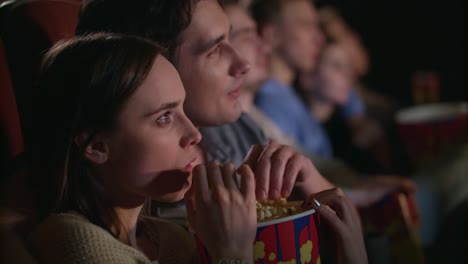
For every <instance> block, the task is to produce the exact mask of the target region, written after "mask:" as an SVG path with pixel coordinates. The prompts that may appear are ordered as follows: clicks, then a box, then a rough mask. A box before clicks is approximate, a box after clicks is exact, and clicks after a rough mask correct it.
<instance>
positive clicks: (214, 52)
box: [173, 0, 250, 126]
mask: <svg viewBox="0 0 468 264" xmlns="http://www.w3.org/2000/svg"><path fill="white" fill-rule="evenodd" d="M230 31H231V26H230V23H229V20H228V18H227V16H226V14H224V12H223V10H222V8H221V6H220V5H219V4H218V2H217V1H215V0H202V1H199V2H197V3H196V4H195V6H194V9H193V12H192V20H191V22H190V25H189V26H188V27H187V29H185V30H184V31H183V32H182V34H181V36H180V45H179V47H178V48H177V50H176V54H175V56H174V61H173V63H174V65H175V66H176V68H177V70H178V71H179V74H180V76H181V79H182V82H183V84H184V86H185V90H186V93H187V97H186V100H185V104H184V109H185V112H186V114H187V116H188V117H189V118H190V119H191V120H192V122H194V123H195V125H198V126H219V125H224V124H228V123H231V122H234V121H236V120H237V119H238V118H239V117H240V114H241V107H240V103H239V101H238V98H239V96H240V87H241V85H242V84H243V80H244V77H245V74H246V73H247V72H248V70H249V68H250V65H249V64H248V63H247V62H246V61H245V60H243V59H241V57H240V56H239V54H238V53H237V51H236V50H235V49H234V48H233V47H232V45H231V43H230V42H229V34H230Z"/></svg>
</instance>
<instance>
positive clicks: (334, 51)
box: [316, 44, 353, 105]
mask: <svg viewBox="0 0 468 264" xmlns="http://www.w3.org/2000/svg"><path fill="white" fill-rule="evenodd" d="M316 77H317V79H316V81H317V85H318V91H316V92H318V94H319V96H320V97H322V99H324V100H327V101H330V102H332V103H334V104H339V105H342V104H344V103H346V101H347V100H348V96H349V90H350V89H351V87H352V85H353V71H352V66H351V63H350V60H349V57H348V54H347V52H346V50H345V49H344V48H343V47H342V46H340V45H338V44H330V45H327V46H326V47H325V49H324V51H323V54H322V57H321V60H320V62H319V65H318V69H317V76H316Z"/></svg>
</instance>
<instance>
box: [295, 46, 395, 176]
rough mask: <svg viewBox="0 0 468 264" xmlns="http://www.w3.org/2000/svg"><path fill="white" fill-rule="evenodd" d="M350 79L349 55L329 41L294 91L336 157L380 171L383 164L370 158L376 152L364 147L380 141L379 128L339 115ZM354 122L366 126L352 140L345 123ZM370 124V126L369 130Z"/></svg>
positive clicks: (346, 97)
mask: <svg viewBox="0 0 468 264" xmlns="http://www.w3.org/2000/svg"><path fill="white" fill-rule="evenodd" d="M354 80H355V75H354V72H353V68H352V64H351V58H350V56H349V52H347V50H346V49H345V48H344V47H343V44H341V43H339V42H333V41H331V42H328V43H327V44H326V45H325V46H324V48H323V49H322V52H321V54H320V56H319V59H318V63H317V68H316V70H315V71H313V72H307V73H305V72H302V73H300V74H299V75H298V77H297V81H296V84H295V86H294V88H295V89H296V90H297V92H298V94H299V95H300V96H301V97H302V99H303V101H304V103H305V104H307V106H308V108H309V110H310V112H311V114H312V116H313V117H315V119H316V120H317V121H318V122H320V123H321V124H323V125H324V127H325V128H326V132H327V134H328V135H330V138H331V139H332V140H331V143H332V145H333V150H334V154H335V155H336V156H337V157H340V158H342V159H344V160H345V161H346V162H347V163H348V164H350V165H351V166H353V168H354V169H357V170H359V171H362V172H367V173H370V172H374V173H375V172H378V171H380V172H382V171H383V169H384V168H383V167H385V166H384V165H387V164H382V163H381V162H379V159H378V158H377V159H376V158H375V157H374V154H376V153H375V152H373V151H370V150H368V149H367V148H366V147H365V146H367V145H369V144H371V143H372V142H373V143H376V142H377V141H379V140H380V141H382V140H383V136H384V134H383V132H382V130H381V129H380V127H379V126H378V125H376V124H375V123H371V122H367V121H366V120H367V118H366V117H365V116H362V117H361V118H357V117H354V118H352V119H351V120H345V119H344V118H343V117H342V115H341V114H340V113H339V108H340V107H341V106H343V105H345V104H346V102H348V99H349V96H350V91H351V87H352V85H353V83H354ZM359 120H361V121H359ZM358 122H367V126H368V127H367V128H366V129H362V130H360V133H358V134H355V135H354V137H352V134H353V133H352V131H353V126H352V125H349V124H350V123H354V124H357V123H358ZM371 124H374V125H373V126H372V127H371ZM363 125H364V124H363ZM352 141H354V142H352ZM385 143H386V141H382V142H381V143H380V144H379V145H380V146H385Z"/></svg>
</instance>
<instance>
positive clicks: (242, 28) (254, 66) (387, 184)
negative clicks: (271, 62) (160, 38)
mask: <svg viewBox="0 0 468 264" xmlns="http://www.w3.org/2000/svg"><path fill="white" fill-rule="evenodd" d="M224 8H225V12H226V14H227V15H228V17H229V19H230V21H231V25H232V31H231V34H230V40H231V43H232V45H233V47H234V48H236V50H238V52H239V54H241V55H242V56H243V57H245V58H246V59H247V60H248V61H249V62H250V64H251V68H250V71H249V72H248V73H247V74H246V76H245V82H244V84H243V85H242V93H241V96H240V103H241V105H242V108H243V110H244V111H245V112H246V113H247V114H248V115H249V116H250V117H251V118H252V120H253V121H255V122H256V125H258V126H260V127H261V129H263V131H265V134H266V137H267V138H269V139H274V140H276V141H278V142H279V143H281V144H288V145H290V146H292V147H294V148H295V149H297V150H299V151H300V152H302V153H304V154H305V155H306V156H308V157H310V158H311V159H312V161H313V162H314V165H315V166H316V167H317V169H318V170H319V171H320V172H321V173H322V175H324V176H325V177H326V178H327V179H329V180H331V181H332V182H333V183H335V184H337V185H338V186H340V187H342V188H344V189H346V192H347V194H348V195H349V197H350V198H351V199H352V200H353V202H355V204H356V205H357V206H358V207H365V206H369V205H371V204H373V203H375V202H376V201H378V200H380V199H381V198H382V197H384V196H385V195H387V194H389V193H391V192H393V191H396V190H404V191H407V192H409V193H411V192H413V191H414V185H413V184H412V183H411V182H410V181H408V180H405V179H401V178H400V177H389V176H386V177H375V178H372V177H371V178H368V179H365V180H363V179H362V177H359V176H358V173H357V172H355V171H354V170H352V169H350V168H349V167H348V166H346V165H345V164H343V163H342V162H340V161H338V160H336V159H324V158H320V157H318V156H317V155H315V154H311V153H308V152H307V151H306V150H304V148H303V147H302V146H301V145H300V144H298V143H297V142H296V141H295V140H293V139H292V138H290V137H288V136H287V135H286V134H285V133H283V132H282V131H281V129H279V128H278V126H277V125H276V124H275V123H274V122H273V121H272V120H271V119H270V118H269V117H268V116H267V115H266V114H264V113H263V112H262V111H261V110H259V109H258V108H257V107H256V106H255V105H254V102H253V100H254V97H255V93H256V92H257V91H258V89H259V88H260V85H261V83H262V82H264V81H265V80H266V79H267V78H268V70H267V64H268V59H269V55H270V53H271V48H270V46H269V44H268V43H265V42H263V41H261V39H260V38H259V36H258V34H257V27H256V23H255V21H254V20H253V19H252V18H251V17H250V16H249V14H248V12H247V10H246V8H245V5H241V4H238V3H237V1H228V2H227V3H225V6H224ZM209 130H210V136H212V137H218V138H222V139H223V140H224V144H225V145H229V144H234V143H235V140H234V139H235V136H232V135H233V134H250V133H251V132H250V131H249V130H245V129H244V130H241V129H239V128H233V127H230V126H224V127H213V128H210V129H209ZM252 144H255V142H252ZM213 155H215V154H213Z"/></svg>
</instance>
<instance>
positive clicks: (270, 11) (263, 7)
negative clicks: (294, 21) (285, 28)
mask: <svg viewBox="0 0 468 264" xmlns="http://www.w3.org/2000/svg"><path fill="white" fill-rule="evenodd" d="M284 2H285V0H253V1H252V3H251V4H250V13H251V15H252V17H253V19H254V20H255V21H256V22H257V26H258V29H259V30H261V29H262V28H263V26H265V25H266V24H270V23H274V22H275V21H277V20H278V17H279V16H280V13H281V10H282V8H283V4H284Z"/></svg>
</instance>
